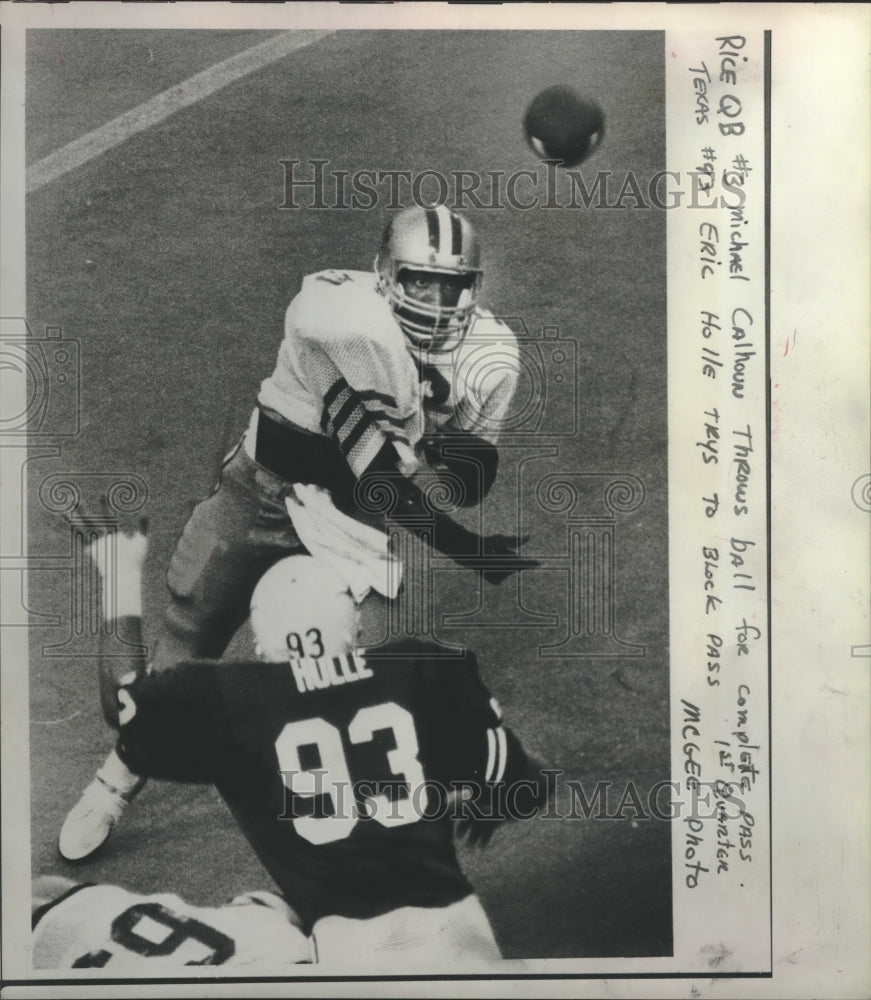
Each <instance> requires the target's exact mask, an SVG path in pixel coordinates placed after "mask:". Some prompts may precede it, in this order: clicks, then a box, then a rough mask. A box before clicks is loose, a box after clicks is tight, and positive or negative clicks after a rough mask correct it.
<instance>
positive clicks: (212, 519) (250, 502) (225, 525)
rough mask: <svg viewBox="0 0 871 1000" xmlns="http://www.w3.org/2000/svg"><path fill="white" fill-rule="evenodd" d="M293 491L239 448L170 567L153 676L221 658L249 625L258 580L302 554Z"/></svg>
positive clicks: (199, 509) (195, 515) (186, 529)
mask: <svg viewBox="0 0 871 1000" xmlns="http://www.w3.org/2000/svg"><path fill="white" fill-rule="evenodd" d="M291 488H292V484H291V483H288V482H286V481H285V480H283V479H279V478H278V477H277V476H274V475H273V474H272V473H271V472H267V471H266V470H265V469H263V468H262V467H261V466H259V465H257V464H256V463H255V462H254V461H253V460H252V459H251V458H250V457H249V456H248V454H247V453H246V452H245V450H244V448H243V447H241V446H240V447H238V448H237V449H236V451H235V453H234V454H233V455H232V456H231V457H230V458H229V459H228V460H227V462H226V463H225V465H224V467H223V469H222V470H221V477H220V479H219V481H218V485H217V488H216V489H215V492H214V493H213V494H212V495H211V496H210V497H208V498H207V499H205V500H203V501H201V502H200V503H199V504H197V506H196V507H195V508H194V510H193V513H192V514H191V516H190V518H189V519H188V522H187V524H186V525H185V527H184V530H183V531H182V534H181V537H180V538H179V540H178V543H177V545H176V547H175V551H174V552H173V554H172V557H171V559H170V562H169V568H168V569H167V573H166V582H167V585H168V587H169V597H170V599H169V605H168V607H167V609H166V613H165V615H164V620H163V622H162V624H161V628H160V630H159V632H158V633H157V636H156V643H155V649H154V657H153V659H152V664H153V669H155V670H165V669H166V668H167V667H170V666H172V665H173V664H174V663H178V662H179V661H180V660H185V659H191V658H197V657H208V658H213V657H214V658H217V657H220V656H221V654H222V653H223V652H224V650H225V649H226V648H227V646H228V645H229V643H230V640H231V639H232V638H233V636H234V635H235V634H236V632H237V630H238V629H239V627H240V626H241V625H242V623H243V622H244V621H245V619H246V618H247V617H248V610H249V603H250V601H251V595H252V593H253V592H254V587H255V586H256V584H257V581H258V580H259V579H260V577H261V576H262V575H263V574H264V573H265V572H266V570H267V569H269V567H270V566H272V565H273V564H274V563H276V562H277V561H278V560H279V559H282V558H283V557H284V556H289V555H297V554H300V553H305V552H306V549H305V547H304V546H303V544H302V542H300V540H299V537H298V536H297V534H296V532H295V531H294V529H293V524H292V523H291V520H290V517H289V515H288V513H287V509H286V507H285V505H284V498H285V497H286V496H288V495H289V494H290V492H291Z"/></svg>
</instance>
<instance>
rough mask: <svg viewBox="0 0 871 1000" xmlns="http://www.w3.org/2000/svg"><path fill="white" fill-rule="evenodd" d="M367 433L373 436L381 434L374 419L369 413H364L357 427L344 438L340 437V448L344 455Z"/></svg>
mask: <svg viewBox="0 0 871 1000" xmlns="http://www.w3.org/2000/svg"><path fill="white" fill-rule="evenodd" d="M367 431H371V432H372V433H373V434H377V433H379V432H378V429H377V427H375V426H374V421H373V420H372V418H371V417H370V416H369V414H368V413H365V412H364V413H362V414H361V416H360V419H359V420H358V421H357V423H356V425H355V426H354V427H353V428H352V429H351V430H350V431H349V432H348V433H347V434H346V435H345V436H344V437H341V435H339V448H340V449H341V451H342V453H343V454H344V455H347V454H348V452H349V451H351V449H352V448H353V447H354V445H355V444H356V443H357V442H358V441H359V440H360V438H361V437H362V436H363V435H364V434H365V433H366V432H367ZM379 436H380V434H379Z"/></svg>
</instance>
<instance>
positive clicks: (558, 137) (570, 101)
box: [523, 86, 605, 167]
mask: <svg viewBox="0 0 871 1000" xmlns="http://www.w3.org/2000/svg"><path fill="white" fill-rule="evenodd" d="M523 129H524V131H525V133H526V140H527V142H528V143H529V145H530V148H531V149H532V151H533V152H534V153H535V154H536V156H539V157H541V158H542V159H543V160H559V161H560V166H563V167H576V166H577V165H578V164H579V163H583V161H584V160H586V159H587V157H588V156H590V155H591V154H592V153H594V152H595V151H596V150H597V149H598V148H599V146H600V145H601V144H602V138H603V137H604V134H605V116H604V114H603V113H602V109H601V108H600V107H599V105H598V104H596V102H595V101H591V100H587V99H585V98H583V97H581V96H580V94H578V93H577V92H576V91H575V90H573V89H572V88H571V87H565V86H555V87H548V88H547V89H546V90H542V91H541V93H539V94H537V95H536V96H535V97H534V98H533V99H532V102H531V103H530V105H529V107H528V108H527V109H526V114H525V116H524V118H523Z"/></svg>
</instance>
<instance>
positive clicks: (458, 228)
mask: <svg viewBox="0 0 871 1000" xmlns="http://www.w3.org/2000/svg"><path fill="white" fill-rule="evenodd" d="M448 214H449V215H450V218H451V253H452V254H453V255H454V256H455V257H459V256H460V254H461V253H462V252H463V227H462V225H461V224H460V217H459V216H458V215H455V214H454V213H453V212H449V213H448Z"/></svg>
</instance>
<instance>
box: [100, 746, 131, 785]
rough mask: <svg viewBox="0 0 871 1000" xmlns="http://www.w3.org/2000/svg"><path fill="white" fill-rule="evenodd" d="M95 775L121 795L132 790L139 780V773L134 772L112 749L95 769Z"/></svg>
mask: <svg viewBox="0 0 871 1000" xmlns="http://www.w3.org/2000/svg"><path fill="white" fill-rule="evenodd" d="M97 777H98V778H99V779H100V781H102V782H104V783H105V784H107V785H111V787H112V788H114V789H115V790H116V791H118V792H120V793H121V794H122V795H126V794H127V793H128V792H132V791H133V789H134V788H135V787H136V786H137V785H138V784H139V781H140V777H139V775H138V774H134V773H133V772H132V771H131V770H130V768H129V767H128V766H127V765H126V764H125V763H124V761H123V760H121V758H120V757H119V756H118V754H117V753H116V751H114V750H113V751H112V752H111V753H110V754H109V756H108V757H107V758H106V760H105V762H104V764H103V766H102V767H101V768H100V770H99V771H97Z"/></svg>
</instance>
